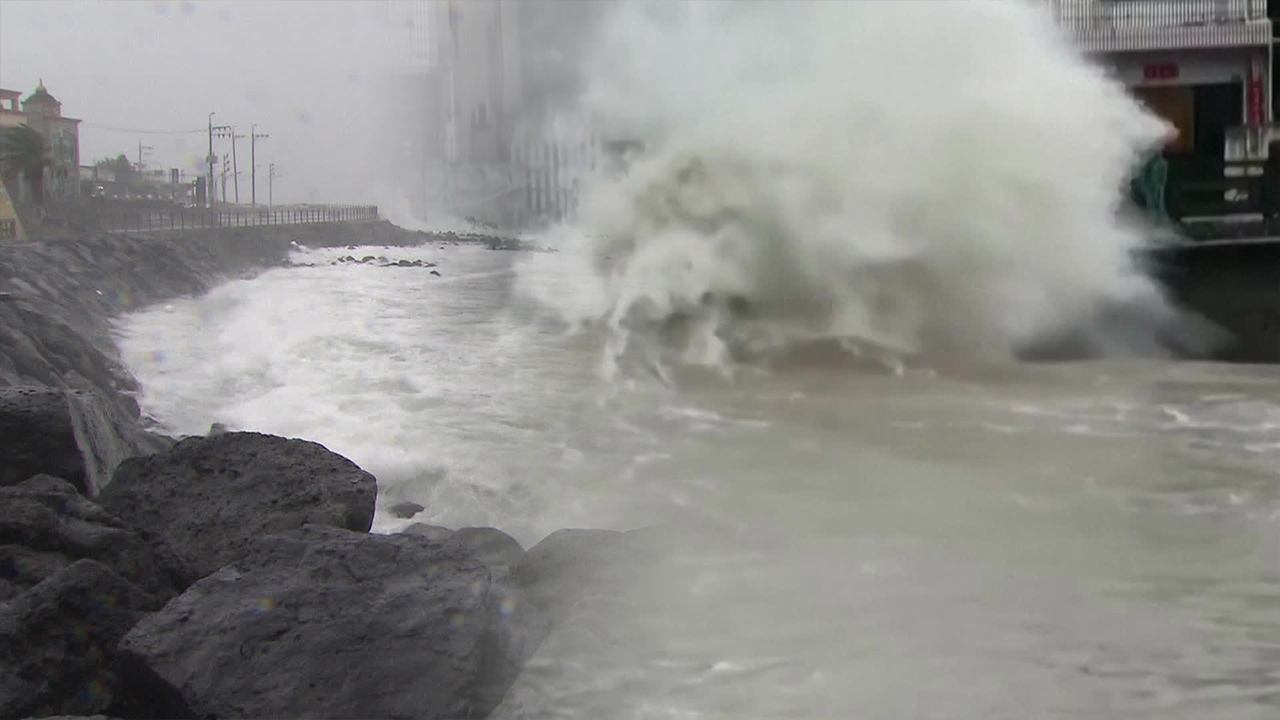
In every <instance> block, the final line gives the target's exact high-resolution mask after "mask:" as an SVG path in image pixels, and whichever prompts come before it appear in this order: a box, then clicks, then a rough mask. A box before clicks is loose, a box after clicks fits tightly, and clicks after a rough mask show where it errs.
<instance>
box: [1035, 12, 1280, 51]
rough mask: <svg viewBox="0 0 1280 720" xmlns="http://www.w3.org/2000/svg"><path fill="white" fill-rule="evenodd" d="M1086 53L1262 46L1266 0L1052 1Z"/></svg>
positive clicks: (1266, 39) (1266, 34) (1267, 32)
mask: <svg viewBox="0 0 1280 720" xmlns="http://www.w3.org/2000/svg"><path fill="white" fill-rule="evenodd" d="M1052 2H1053V6H1054V12H1055V15H1056V17H1057V20H1058V22H1059V24H1061V25H1062V26H1064V27H1065V28H1067V29H1068V30H1069V31H1070V32H1071V33H1072V35H1073V36H1074V37H1075V38H1076V40H1077V41H1078V42H1080V44H1081V45H1082V46H1083V48H1084V49H1085V50H1088V51H1092V52H1125V51H1136V50H1176V49H1184V48H1214V47H1250V46H1265V45H1268V44H1269V43H1270V42H1271V23H1270V21H1269V20H1268V19H1267V0H1052Z"/></svg>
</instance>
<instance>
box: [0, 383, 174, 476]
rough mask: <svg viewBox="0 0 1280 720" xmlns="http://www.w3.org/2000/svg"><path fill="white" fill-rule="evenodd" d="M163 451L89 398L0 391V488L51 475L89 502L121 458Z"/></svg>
mask: <svg viewBox="0 0 1280 720" xmlns="http://www.w3.org/2000/svg"><path fill="white" fill-rule="evenodd" d="M167 446H168V442H167V441H166V440H165V439H163V438H160V437H158V436H154V435H151V434H149V433H146V432H144V431H143V430H141V429H140V428H138V427H137V426H136V424H135V423H134V422H133V420H132V419H131V418H125V417H122V416H121V413H120V412H119V411H118V410H115V409H113V408H112V407H110V406H109V405H108V404H107V403H106V402H105V401H104V400H103V399H102V398H101V397H100V396H98V395H97V394H95V393H93V392H89V391H86V390H62V389H59V388H52V387H42V386H29V387H28V386H16V387H7V388H2V389H0V450H2V451H3V452H0V485H16V484H18V483H20V482H22V481H24V480H26V479H27V478H30V477H33V476H35V475H41V474H44V475H52V476H54V477H60V478H62V479H64V480H66V481H68V482H70V483H71V484H72V485H75V486H76V488H78V489H79V490H80V492H82V493H84V494H85V495H89V496H91V497H92V496H94V495H96V494H97V493H98V492H99V491H100V490H101V489H102V487H103V486H104V485H106V484H107V483H108V482H110V480H111V476H112V473H113V472H115V469H116V468H117V467H118V466H119V465H120V463H121V462H122V461H123V460H124V459H125V458H128V457H132V456H137V455H146V454H149V453H153V452H160V451H161V450H163V449H165V448H166V447H167Z"/></svg>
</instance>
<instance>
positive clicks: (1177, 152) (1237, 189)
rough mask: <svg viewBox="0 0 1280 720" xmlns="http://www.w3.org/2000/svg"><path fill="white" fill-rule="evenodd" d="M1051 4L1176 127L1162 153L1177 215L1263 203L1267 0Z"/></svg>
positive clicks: (1268, 97) (1268, 130) (1268, 84)
mask: <svg viewBox="0 0 1280 720" xmlns="http://www.w3.org/2000/svg"><path fill="white" fill-rule="evenodd" d="M1053 3H1054V10H1055V13H1056V17H1057V20H1058V22H1059V23H1060V24H1061V25H1062V26H1063V27H1064V28H1065V29H1066V30H1067V31H1068V32H1069V33H1070V34H1071V36H1072V37H1073V38H1074V39H1075V41H1076V42H1077V43H1078V44H1079V46H1080V47H1081V48H1082V49H1083V50H1084V51H1085V52H1087V53H1089V54H1090V55H1092V56H1093V57H1094V58H1095V59H1096V60H1097V61H1098V62H1099V63H1100V64H1102V65H1103V66H1104V67H1106V68H1107V69H1108V70H1109V71H1110V72H1111V74H1112V75H1113V76H1114V77H1115V78H1117V79H1118V80H1120V81H1121V82H1123V83H1124V84H1125V85H1126V86H1128V87H1129V88H1130V89H1131V90H1132V92H1133V94H1134V95H1135V96H1136V97H1137V98H1138V99H1139V100H1141V101H1142V102H1143V103H1144V104H1145V105H1147V107H1149V108H1150V109H1151V110H1152V111H1154V112H1156V113H1157V114H1159V115H1160V116H1161V117H1163V118H1164V119H1165V120H1167V121H1168V122H1169V123H1170V124H1171V125H1172V126H1173V127H1174V128H1175V130H1176V131H1177V134H1176V136H1175V137H1174V138H1173V139H1172V140H1171V141H1170V143H1169V145H1168V146H1167V147H1165V148H1164V152H1163V155H1164V157H1165V159H1166V160H1167V162H1168V168H1169V180H1168V186H1169V190H1170V192H1169V211H1170V214H1172V215H1174V216H1176V217H1189V216H1195V215H1199V214H1204V215H1221V214H1238V213H1257V212H1261V211H1262V210H1263V208H1262V205H1263V203H1264V200H1265V196H1266V194H1267V193H1268V192H1269V191H1268V190H1267V189H1266V188H1264V187H1263V185H1264V183H1263V180H1262V178H1263V177H1264V175H1266V173H1267V166H1268V162H1267V161H1268V159H1269V158H1270V145H1271V139H1272V126H1273V117H1274V115H1273V113H1274V111H1273V106H1274V103H1273V97H1272V96H1273V79H1272V74H1273V60H1274V58H1273V51H1272V21H1271V19H1270V18H1269V17H1268V9H1269V8H1268V2H1267V0H1053ZM1250 178H1252V180H1251V179H1250Z"/></svg>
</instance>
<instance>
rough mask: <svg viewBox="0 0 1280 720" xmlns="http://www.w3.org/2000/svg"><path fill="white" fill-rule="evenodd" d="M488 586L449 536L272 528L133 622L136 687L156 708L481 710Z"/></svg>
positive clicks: (483, 571) (130, 647)
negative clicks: (274, 530) (479, 689)
mask: <svg viewBox="0 0 1280 720" xmlns="http://www.w3.org/2000/svg"><path fill="white" fill-rule="evenodd" d="M488 590H489V573H488V570H487V568H486V567H485V566H484V564H483V563H481V562H479V561H478V560H477V559H476V558H475V557H474V555H473V554H472V553H471V552H470V551H469V550H468V549H467V548H465V547H463V546H461V545H459V544H456V543H450V542H448V541H436V540H431V539H428V538H423V537H417V536H411V535H390V536H379V535H365V534H361V533H353V532H351V531H347V530H339V529H335V528H323V527H314V526H313V527H306V528H302V529H299V530H295V531H293V532H290V533H284V534H281V535H276V536H272V537H267V538H263V539H262V540H260V541H259V542H257V543H255V544H254V545H253V547H252V548H251V549H250V550H249V551H248V553H247V554H246V555H245V556H244V557H242V558H241V559H239V560H237V561H236V562H234V563H232V564H231V565H228V566H227V567H225V568H223V569H222V570H220V571H218V572H217V573H215V574H213V575H211V576H210V577H207V578H205V579H204V580H201V581H200V582H198V583H196V584H195V585H193V586H192V587H191V588H190V589H189V590H188V591H187V592H186V593H184V594H183V595H182V596H180V597H179V598H177V599H176V600H174V601H173V602H171V603H169V604H168V605H167V606H166V607H165V608H164V609H163V610H162V611H161V612H159V613H157V614H155V615H152V616H150V617H148V618H146V619H145V620H143V621H142V622H141V623H139V624H138V625H137V626H136V627H135V628H134V629H133V630H132V631H131V632H130V633H129V634H128V636H127V637H126V638H125V639H124V641H123V643H122V644H121V650H122V652H123V653H124V654H125V656H126V658H127V663H126V666H125V667H126V673H127V679H128V682H129V687H130V691H131V692H132V694H133V696H134V697H150V698H156V699H158V700H160V701H162V702H161V704H160V705H158V706H156V707H153V708H152V709H151V710H152V714H153V715H155V716H159V717H332V718H344V717H383V718H385V717H406V718H468V717H484V716H485V715H486V714H487V713H488V711H489V710H491V706H490V707H483V706H480V705H477V701H476V698H475V697H474V688H475V687H476V686H477V684H478V683H479V682H480V677H479V675H480V672H481V670H482V666H483V659H482V654H483V652H484V638H485V633H486V629H487V623H488V613H487V610H486V601H487V597H488Z"/></svg>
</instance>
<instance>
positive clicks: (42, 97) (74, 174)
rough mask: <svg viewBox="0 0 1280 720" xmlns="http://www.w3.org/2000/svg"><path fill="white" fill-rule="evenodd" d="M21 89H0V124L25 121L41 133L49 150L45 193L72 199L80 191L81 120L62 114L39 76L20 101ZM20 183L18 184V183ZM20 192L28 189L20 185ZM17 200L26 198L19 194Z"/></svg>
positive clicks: (54, 196) (24, 123)
mask: <svg viewBox="0 0 1280 720" xmlns="http://www.w3.org/2000/svg"><path fill="white" fill-rule="evenodd" d="M21 95H22V94H21V93H19V92H17V91H14V90H0V127H13V126H16V125H26V126H27V127H30V128H31V129H32V130H35V131H36V132H38V133H40V134H41V135H42V136H44V139H45V143H46V144H47V146H48V150H49V160H50V164H49V167H48V168H47V169H46V170H45V178H44V193H45V197H46V198H50V199H71V198H75V197H78V196H79V192H80V120H78V119H76V118H71V117H66V116H64V115H63V114H62V103H60V102H58V100H57V99H56V98H55V97H54V96H53V95H51V94H49V91H48V90H47V89H45V86H44V81H43V80H41V81H40V84H39V85H38V86H37V87H36V89H35V90H34V91H33V92H32V93H31V94H30V95H28V96H27V97H26V98H25V99H23V100H22V101H21V107H20V108H19V104H18V103H19V98H20V97H21ZM19 186H20V187H21V184H19ZM21 192H23V193H26V192H29V190H28V189H26V188H23V189H22V190H21ZM19 199H20V200H29V199H30V198H26V197H22V198H19Z"/></svg>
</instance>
